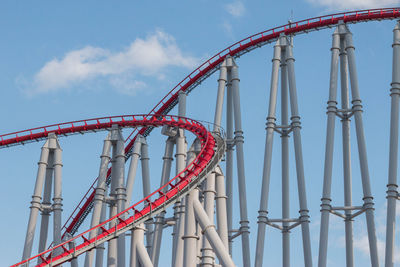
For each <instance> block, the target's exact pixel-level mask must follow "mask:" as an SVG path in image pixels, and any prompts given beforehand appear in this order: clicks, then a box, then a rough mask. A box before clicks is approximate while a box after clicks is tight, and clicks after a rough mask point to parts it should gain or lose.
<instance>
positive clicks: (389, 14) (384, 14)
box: [0, 7, 400, 234]
mask: <svg viewBox="0 0 400 267" xmlns="http://www.w3.org/2000/svg"><path fill="white" fill-rule="evenodd" d="M396 18H400V8H398V7H396V8H381V9H370V10H359V11H351V12H344V13H336V14H330V15H325V16H320V17H314V18H310V19H305V20H301V21H297V22H292V23H289V24H286V25H282V26H279V27H275V28H272V29H269V30H266V31H263V32H260V33H257V34H254V35H251V36H249V37H247V38H245V39H242V40H240V41H238V42H236V43H234V44H233V45H231V46H229V47H228V48H226V49H224V50H222V51H220V52H219V53H217V54H216V55H214V56H213V57H211V58H210V59H208V60H207V61H205V62H204V63H203V64H202V65H200V66H199V67H198V68H197V69H195V70H194V71H193V72H192V73H190V74H189V75H188V76H186V77H185V78H184V79H183V80H182V81H181V82H180V83H178V84H177V85H176V86H175V87H174V88H173V89H172V90H171V91H170V92H169V93H168V94H167V95H166V96H164V97H163V98H162V99H161V101H160V102H159V103H158V104H157V105H156V106H155V107H154V108H153V109H152V110H151V111H150V112H149V114H156V115H147V116H152V119H153V117H154V119H156V118H157V117H158V116H159V115H162V114H167V113H168V112H169V111H170V110H171V109H172V108H173V107H174V106H175V105H176V103H177V99H178V94H179V92H180V91H184V92H187V93H189V92H190V91H191V90H193V89H194V88H195V87H196V86H197V85H199V84H200V83H201V82H202V81H203V80H205V79H206V78H207V77H209V76H210V75H211V74H213V73H214V72H215V71H216V70H217V69H218V67H219V65H220V64H221V63H222V62H223V60H224V59H225V58H226V57H227V56H232V57H235V58H236V57H240V56H241V55H243V54H245V53H247V52H250V51H251V50H253V49H255V48H258V47H261V46H263V45H266V44H268V43H271V42H274V41H276V40H277V38H278V37H279V36H280V35H281V34H285V35H296V34H302V33H309V32H311V31H316V30H320V29H324V28H330V27H333V26H335V25H337V24H338V23H339V22H340V21H343V22H344V23H359V22H367V21H374V20H391V19H396ZM103 119H106V118H103ZM152 119H150V120H152ZM150 120H149V121H150ZM85 122H86V121H80V122H74V123H77V124H79V123H83V124H84V123H85ZM61 126H65V124H59V125H52V126H48V127H43V128H38V129H32V130H31V131H32V132H30V133H27V131H22V132H16V133H12V134H6V135H0V148H2V147H7V146H11V145H14V144H23V143H25V142H29V141H33V140H37V138H36V137H37V136H36V135H38V132H37V131H38V130H39V129H44V131H46V129H47V131H49V129H53V128H51V127H61ZM74 127H75V126H74V125H73V126H72V128H74ZM76 127H80V128H79V129H80V131H86V130H85V127H87V126H86V125H79V126H76ZM131 127H133V126H131ZM153 127H154V126H153V125H151V124H149V125H143V128H141V129H140V130H138V129H135V130H134V131H133V132H132V133H131V134H130V135H129V137H128V138H127V140H126V143H127V146H126V148H125V152H126V154H127V155H129V153H130V151H131V149H132V147H133V143H134V141H135V139H136V137H137V136H138V134H141V135H144V136H147V135H148V134H149V133H150V132H151V130H152V129H153ZM70 128H71V127H66V128H65V129H63V128H62V127H61V128H60V129H59V130H60V133H61V134H64V135H68V134H72V133H73V132H68V129H70ZM35 130H36V131H35ZM96 130H97V129H96V128H93V129H90V131H96ZM28 131H29V130H28ZM78 132H79V131H78ZM24 133H26V135H24ZM42 138H44V137H43V136H42ZM109 174H110V171H109V173H108V175H109ZM95 182H96V181H95ZM95 182H94V183H93V185H92V186H91V187H90V188H89V190H88V191H87V193H86V194H85V196H84V197H83V198H82V200H81V201H80V202H79V204H78V206H77V207H76V209H75V210H74V211H73V213H72V215H71V216H70V217H69V219H68V220H67V222H66V223H65V225H64V227H63V229H64V234H65V233H66V232H68V233H71V234H74V233H75V232H76V231H77V229H78V227H79V226H80V224H81V223H82V221H83V220H84V218H85V217H86V216H87V214H88V213H89V211H90V209H91V207H92V206H91V205H92V200H93V197H94V192H95V191H94V189H95V188H94V184H95Z"/></svg>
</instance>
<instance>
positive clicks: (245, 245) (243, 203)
mask: <svg viewBox="0 0 400 267" xmlns="http://www.w3.org/2000/svg"><path fill="white" fill-rule="evenodd" d="M228 60H229V61H230V62H229V61H228V62H229V63H228V66H229V65H230V69H229V72H230V74H231V76H230V78H231V88H230V90H231V91H232V98H233V114H234V118H235V120H234V122H235V132H234V134H235V137H234V142H235V146H236V160H237V173H238V190H239V207H240V229H239V232H240V233H241V238H242V257H243V266H246V267H247V266H250V239H249V234H250V231H249V220H248V217H247V197H246V177H245V169H244V151H243V143H244V137H243V130H242V115H241V109H240V95H239V81H240V80H239V70H238V66H237V65H236V63H235V61H234V60H233V58H228ZM228 89H229V88H228Z"/></svg>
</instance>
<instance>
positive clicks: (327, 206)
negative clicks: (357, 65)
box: [318, 29, 347, 267]
mask: <svg viewBox="0 0 400 267" xmlns="http://www.w3.org/2000/svg"><path fill="white" fill-rule="evenodd" d="M339 43H340V37H339V33H338V30H337V29H336V30H335V32H334V34H333V35H332V48H331V51H332V56H331V74H330V83H329V100H328V107H327V115H328V122H327V132H326V144H325V164H324V184H323V193H322V199H321V201H322V203H321V228H320V235H319V236H320V242H319V257H318V266H319V267H322V266H326V262H327V250H328V228H329V214H330V211H331V201H332V199H331V185H332V164H333V148H334V132H335V120H336V112H337V107H336V105H337V101H336V95H337V80H338V63H339V62H338V60H339V52H340V45H339ZM342 80H343V78H342ZM345 82H346V84H347V80H345Z"/></svg>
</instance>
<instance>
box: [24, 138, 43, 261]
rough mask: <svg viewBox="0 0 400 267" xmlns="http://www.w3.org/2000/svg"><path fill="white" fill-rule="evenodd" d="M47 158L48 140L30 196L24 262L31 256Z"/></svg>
mask: <svg viewBox="0 0 400 267" xmlns="http://www.w3.org/2000/svg"><path fill="white" fill-rule="evenodd" d="M48 157H49V140H47V141H46V143H45V144H44V145H43V147H42V152H41V154H40V160H39V162H38V172H37V176H36V183H35V190H34V191H33V195H32V202H31V203H32V205H31V206H30V209H31V210H30V214H29V222H28V229H27V231H26V237H25V243H24V252H23V254H22V260H26V259H28V258H29V257H30V256H31V253H32V245H33V238H34V236H35V229H36V222H37V216H38V213H39V210H40V207H41V204H40V201H41V200H42V190H43V184H44V180H45V174H46V168H47V164H48Z"/></svg>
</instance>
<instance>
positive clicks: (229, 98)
mask: <svg viewBox="0 0 400 267" xmlns="http://www.w3.org/2000/svg"><path fill="white" fill-rule="evenodd" d="M227 77H228V78H227V79H228V83H227V85H226V86H227V90H226V156H225V161H226V168H225V170H226V173H225V177H226V195H227V197H228V198H227V201H226V216H227V219H228V234H229V237H231V236H232V230H233V225H232V214H233V147H234V141H233V94H232V89H231V87H232V83H231V72H230V71H229V72H228V75H227ZM232 243H233V241H232V239H229V254H231V255H232Z"/></svg>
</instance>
